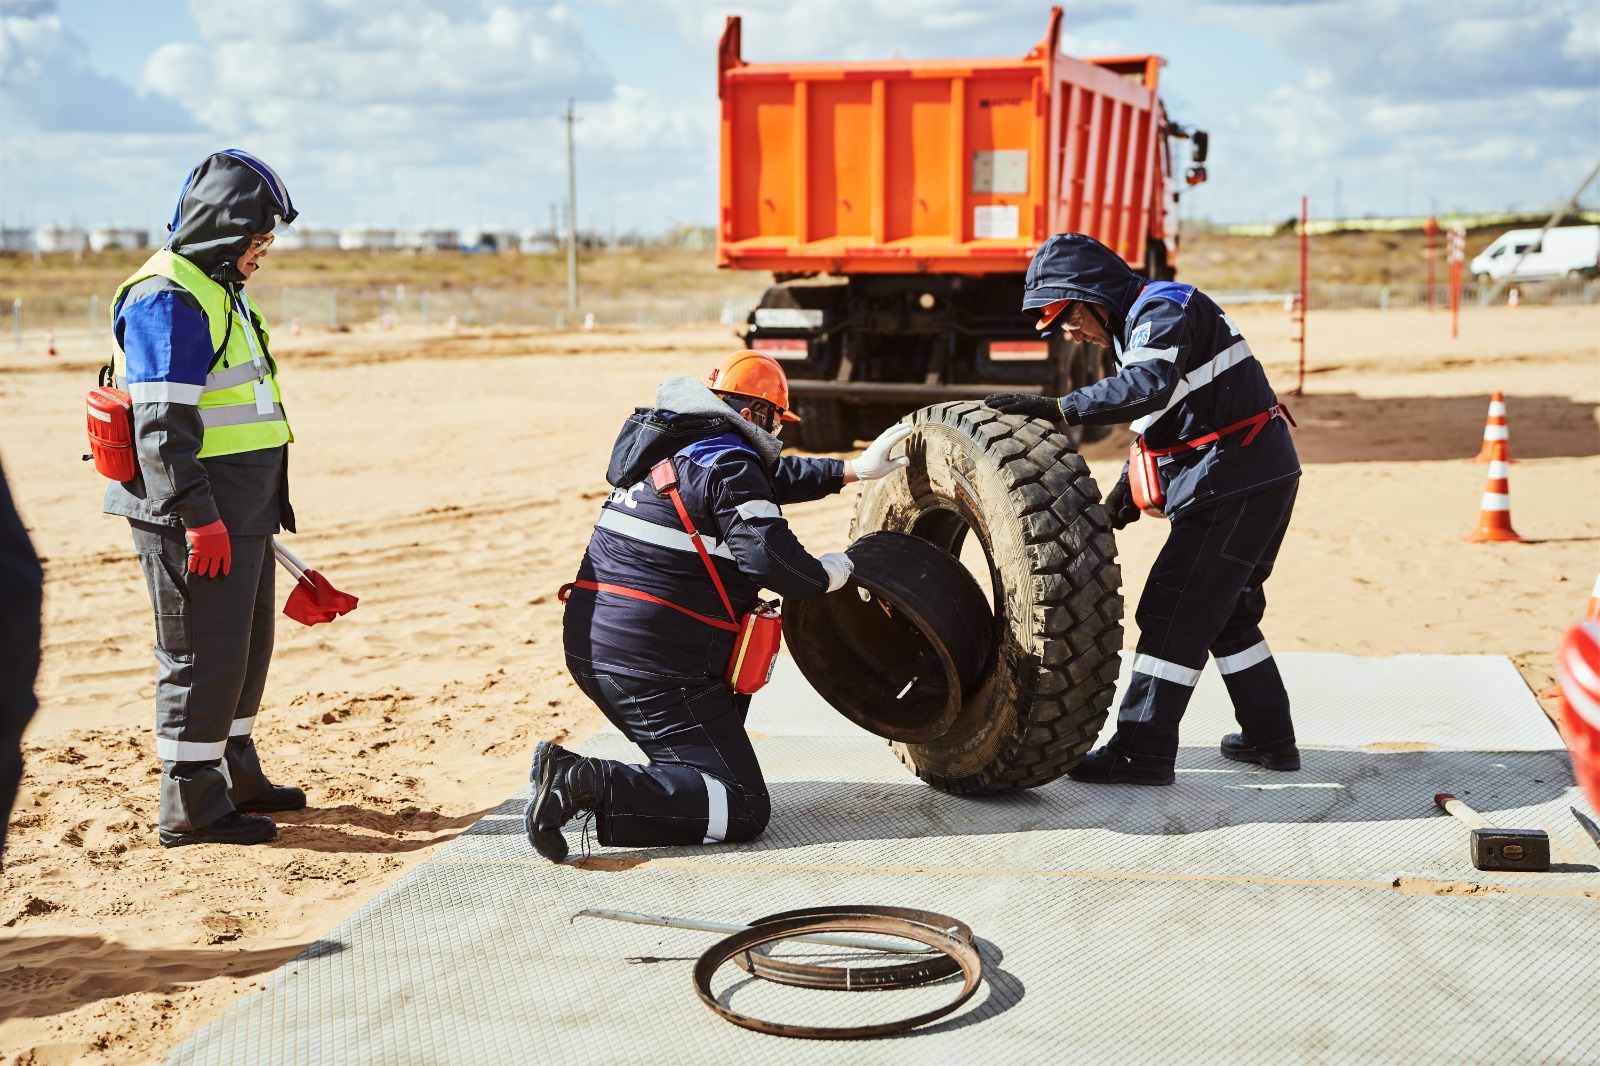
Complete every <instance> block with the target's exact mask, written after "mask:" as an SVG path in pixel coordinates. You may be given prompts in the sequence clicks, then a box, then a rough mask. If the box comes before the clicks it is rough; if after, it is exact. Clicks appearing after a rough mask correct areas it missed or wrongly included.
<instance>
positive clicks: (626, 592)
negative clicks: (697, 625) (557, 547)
mask: <svg viewBox="0 0 1600 1066" xmlns="http://www.w3.org/2000/svg"><path fill="white" fill-rule="evenodd" d="M573 589H588V590H589V591H590V592H614V593H616V594H617V595H618V596H629V597H632V598H633V599H636V600H643V601H644V602H646V603H654V604H656V605H658V606H661V607H671V608H672V609H673V610H674V611H678V612H680V613H682V614H686V615H688V616H689V617H690V618H693V619H694V620H695V621H696V622H704V623H705V624H706V625H708V626H716V627H717V628H718V629H725V630H727V631H728V632H729V633H737V632H739V627H738V626H736V625H734V624H733V623H732V622H724V621H722V620H721V619H720V618H712V617H711V616H710V615H704V614H700V613H698V612H695V611H691V610H689V608H687V607H680V606H678V605H677V604H676V603H673V602H672V601H671V600H664V599H662V598H661V597H660V596H652V595H650V593H648V592H640V591H639V590H638V589H630V588H628V587H627V586H625V585H612V584H609V583H607V582H604V581H569V582H568V583H567V584H565V585H562V586H561V590H560V591H559V592H557V593H556V597H557V598H558V599H560V601H561V602H562V603H566V602H567V597H568V596H570V595H572V590H573Z"/></svg>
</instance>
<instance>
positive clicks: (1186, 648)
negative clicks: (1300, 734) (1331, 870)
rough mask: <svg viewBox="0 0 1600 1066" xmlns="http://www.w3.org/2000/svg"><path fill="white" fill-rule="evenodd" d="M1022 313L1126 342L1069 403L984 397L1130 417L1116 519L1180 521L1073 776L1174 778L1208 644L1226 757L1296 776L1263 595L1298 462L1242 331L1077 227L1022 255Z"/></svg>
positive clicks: (1018, 408) (1025, 411)
mask: <svg viewBox="0 0 1600 1066" xmlns="http://www.w3.org/2000/svg"><path fill="white" fill-rule="evenodd" d="M1022 307H1023V311H1024V312H1025V313H1029V314H1032V315H1033V316H1034V317H1035V319H1036V326H1037V328H1038V329H1039V331H1040V332H1041V333H1043V334H1044V335H1046V336H1048V335H1049V333H1050V332H1051V331H1052V330H1054V329H1062V330H1064V331H1065V332H1066V333H1068V334H1069V335H1070V336H1071V338H1072V339H1073V340H1077V341H1088V342H1089V343H1091V344H1100V345H1106V346H1113V345H1114V346H1115V347H1116V349H1117V354H1118V363H1119V366H1120V369H1119V371H1118V373H1117V375H1116V376H1115V377H1110V378H1106V379H1105V380H1103V381H1098V382H1095V383H1094V384H1091V385H1088V386H1085V387H1084V388H1081V389H1077V390H1075V391H1073V392H1071V393H1069V394H1068V395H1066V396H1062V397H1060V398H1053V397H1045V396H1036V395H1027V394H1022V393H996V394H994V395H991V396H989V397H988V399H987V400H986V401H985V402H986V403H987V404H988V406H990V407H992V408H994V409H995V410H997V411H1002V412H1005V413H1008V414H1018V415H1026V416H1028V417H1031V418H1039V419H1043V420H1044V421H1046V422H1051V423H1056V424H1064V425H1067V426H1076V425H1112V424H1116V423H1121V422H1126V421H1129V420H1130V419H1132V420H1133V429H1134V431H1135V432H1136V433H1137V434H1139V436H1138V438H1137V439H1136V440H1135V443H1134V447H1133V449H1132V450H1131V451H1130V458H1129V463H1128V465H1127V466H1125V467H1124V468H1123V471H1122V476H1121V478H1120V479H1119V480H1118V482H1117V484H1116V486H1115V487H1114V488H1113V489H1112V490H1111V492H1110V493H1109V494H1108V495H1107V497H1106V506H1107V508H1108V509H1109V510H1110V512H1111V522H1112V525H1113V527H1114V528H1117V529H1121V528H1123V527H1124V526H1126V525H1127V524H1128V523H1129V522H1132V521H1135V520H1136V519H1138V517H1139V515H1140V513H1141V512H1144V513H1150V514H1152V515H1164V516H1165V517H1167V518H1169V519H1170V520H1171V523H1172V526H1171V532H1170V533H1169V534H1168V536H1167V542H1166V544H1165V545H1164V546H1163V547H1162V549H1161V552H1160V554H1159V555H1158V556H1157V558H1156V562H1155V565H1154V567H1153V568H1152V569H1151V572H1150V576H1149V579H1148V580H1147V582H1146V584H1145V590H1144V594H1143V596H1142V597H1141V598H1140V601H1139V608H1138V611H1137V614H1136V618H1137V621H1138V623H1139V643H1138V649H1137V653H1136V654H1135V656H1134V660H1133V674H1132V679H1131V681H1130V682H1129V685H1128V689H1127V691H1126V692H1125V693H1124V694H1123V699H1122V705H1121V709H1120V711H1119V713H1118V717H1117V730H1116V733H1115V735H1114V736H1112V738H1111V740H1110V741H1108V742H1107V743H1106V744H1105V746H1104V747H1102V748H1100V749H1099V750H1098V751H1095V752H1093V753H1091V754H1090V755H1089V756H1088V757H1086V758H1085V759H1084V760H1083V761H1082V762H1080V763H1079V764H1078V765H1077V766H1075V767H1073V768H1072V769H1071V770H1069V771H1068V775H1069V776H1071V777H1072V778H1073V779H1075V780H1078V781H1085V782H1092V783H1119V784H1140V785H1169V784H1171V783H1172V782H1173V780H1174V775H1173V766H1174V763H1175V761H1176V758H1177V753H1178V723H1179V720H1180V719H1181V718H1182V717H1183V712H1184V710H1185V708H1186V707H1187V706H1188V703H1189V698H1190V696H1191V695H1192V694H1193V692H1194V686H1195V684H1196V683H1197V682H1198V681H1199V679H1200V673H1201V670H1202V668H1203V667H1204V666H1205V663H1206V657H1207V655H1208V654H1209V655H1211V656H1214V657H1215V658H1216V660H1217V667H1218V669H1219V670H1220V671H1221V673H1222V677H1223V681H1224V682H1225V683H1226V685H1227V689H1228V694H1229V696H1230V697H1231V698H1232V701H1233V705H1234V711H1235V714H1236V716H1237V718H1238V720H1239V724H1240V726H1241V727H1242V728H1241V732H1240V733H1235V734H1230V735H1228V736H1227V737H1224V738H1223V741H1222V754H1223V755H1224V756H1226V757H1227V758H1229V759H1233V760H1236V761H1244V762H1254V763H1259V764H1260V765H1262V766H1264V767H1266V768H1267V769H1269V770H1298V769H1299V768H1300V754H1299V750H1298V749H1297V747H1296V746H1295V737H1294V726H1293V723H1292V721H1291V719H1290V714H1289V697H1288V693H1287V692H1286V690H1285V689H1284V686H1283V680H1282V678H1281V677H1280V676H1279V673H1278V667H1277V664H1276V663H1275V662H1274V660H1273V658H1272V653H1271V651H1270V649H1269V648H1268V647H1267V642H1266V640H1265V639H1264V638H1263V637H1262V635H1261V630H1260V627H1259V626H1260V622H1261V618H1262V615H1263V613H1264V612H1265V610H1266V596H1265V593H1264V592H1263V590H1262V586H1263V585H1264V584H1265V582H1266V580H1267V578H1268V576H1269V575H1270V574H1271V573H1272V566H1273V562H1274V561H1275V560H1276V558H1277V555H1278V549H1279V547H1280V545H1281V544H1282V543H1283V537H1284V533H1285V532H1286V531H1287V529H1288V526H1289V515H1290V513H1291V511H1292V510H1293V508H1294V499H1295V493H1296V490H1297V489H1298V487H1299V478H1300V462H1299V459H1298V457H1297V456H1296V454H1295V449H1294V443H1293V441H1292V440H1291V439H1290V435H1289V425H1288V422H1287V420H1288V411H1287V409H1286V408H1284V407H1283V406H1282V405H1281V404H1279V403H1278V399H1277V397H1276V396H1275V395H1274V394H1273V391H1272V388H1271V386H1270V385H1269V384H1268V383H1267V377H1266V374H1265V372H1264V371H1263V369H1262V367H1261V364H1260V362H1258V361H1257V360H1256V358H1255V356H1254V355H1253V354H1252V353H1251V351H1250V346H1249V344H1248V343H1247V342H1246V341H1245V339H1244V336H1243V335H1242V334H1241V333H1240V332H1239V329H1238V327H1237V326H1236V325H1235V324H1234V323H1233V320H1232V319H1230V318H1229V317H1228V316H1227V315H1226V314H1225V313H1224V312H1223V311H1222V310H1221V309H1220V308H1219V307H1218V306H1217V305H1216V304H1215V303H1213V302H1212V301H1211V300H1210V299H1209V298H1208V297H1207V296H1206V295H1205V294H1204V293H1202V292H1200V291H1199V290H1198V289H1196V288H1195V287H1194V286H1192V285H1180V284H1177V283H1175V282H1166V281H1146V279H1145V278H1143V277H1141V276H1139V275H1138V274H1136V273H1134V272H1133V270H1132V269H1130V268H1129V267H1128V265H1127V264H1126V263H1125V262H1123V260H1122V259H1121V258H1120V257H1118V256H1117V254H1116V253H1115V252H1113V251H1111V249H1109V248H1107V247H1106V246H1105V245H1103V244H1101V243H1100V242H1099V241H1097V240H1095V239H1094V238H1092V237H1088V236H1085V235H1083V234H1081V233H1064V234H1058V235H1056V236H1054V237H1051V238H1050V239H1049V240H1047V241H1045V242H1044V244H1043V245H1041V246H1040V248H1039V250H1038V251H1037V252H1036V253H1035V254H1034V257H1033V261H1032V263H1031V264H1030V265H1029V267H1028V274H1027V278H1026V281H1025V295H1024V297H1023V304H1022Z"/></svg>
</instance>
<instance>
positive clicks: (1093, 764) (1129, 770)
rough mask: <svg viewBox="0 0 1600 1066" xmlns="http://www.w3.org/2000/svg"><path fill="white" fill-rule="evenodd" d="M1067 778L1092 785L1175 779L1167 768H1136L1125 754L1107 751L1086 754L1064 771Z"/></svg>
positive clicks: (1168, 783) (1162, 781) (1168, 782)
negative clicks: (1075, 764) (1081, 759)
mask: <svg viewBox="0 0 1600 1066" xmlns="http://www.w3.org/2000/svg"><path fill="white" fill-rule="evenodd" d="M1067 776H1068V777H1070V778H1072V779H1073V780H1074V781H1083V782H1085V783H1087V784H1091V785H1170V784H1172V783H1173V781H1174V780H1176V775H1175V774H1174V773H1173V772H1172V767H1170V766H1168V767H1165V768H1164V769H1154V768H1151V767H1147V766H1136V765H1134V763H1133V762H1132V761H1131V760H1130V759H1129V758H1128V757H1127V756H1126V755H1119V754H1117V753H1116V752H1114V751H1112V750H1111V749H1110V748H1101V749H1100V750H1099V751H1092V752H1090V753H1089V754H1088V755H1085V756H1084V757H1083V761H1082V762H1080V763H1079V764H1078V765H1077V766H1074V767H1073V768H1072V769H1070V770H1068V771H1067Z"/></svg>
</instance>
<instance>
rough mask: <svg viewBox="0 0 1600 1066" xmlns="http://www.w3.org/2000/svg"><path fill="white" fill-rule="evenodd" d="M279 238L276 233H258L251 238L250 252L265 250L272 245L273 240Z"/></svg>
mask: <svg viewBox="0 0 1600 1066" xmlns="http://www.w3.org/2000/svg"><path fill="white" fill-rule="evenodd" d="M277 239H278V235H277V234H276V233H258V234H256V235H255V236H254V237H251V238H250V249H249V250H250V253H251V254H256V253H259V252H264V251H266V250H267V249H268V248H270V247H272V242H273V241H275V240H277Z"/></svg>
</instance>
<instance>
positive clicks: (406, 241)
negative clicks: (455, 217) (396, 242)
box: [400, 226, 461, 252]
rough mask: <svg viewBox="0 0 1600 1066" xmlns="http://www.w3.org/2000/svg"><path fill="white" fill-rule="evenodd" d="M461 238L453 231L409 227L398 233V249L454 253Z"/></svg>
mask: <svg viewBox="0 0 1600 1066" xmlns="http://www.w3.org/2000/svg"><path fill="white" fill-rule="evenodd" d="M460 243H461V238H460V237H459V236H458V235H457V233H456V231H455V230H453V229H433V228H432V227H429V226H411V227H409V228H408V229H405V230H402V231H401V232H400V247H402V248H410V249H413V250H414V251H419V252H445V251H454V250H455V248H456V246H457V245H459V244H460Z"/></svg>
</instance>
